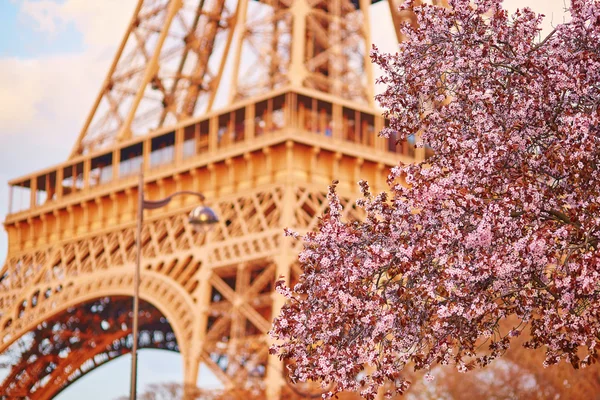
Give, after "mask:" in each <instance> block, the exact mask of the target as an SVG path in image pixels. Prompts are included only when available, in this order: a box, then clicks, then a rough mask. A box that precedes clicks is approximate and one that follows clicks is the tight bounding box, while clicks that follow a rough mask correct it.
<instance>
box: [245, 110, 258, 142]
mask: <svg viewBox="0 0 600 400" xmlns="http://www.w3.org/2000/svg"><path fill="white" fill-rule="evenodd" d="M244 115H245V117H246V119H245V121H244V130H245V132H244V138H245V139H246V142H250V141H251V140H252V139H254V118H256V105H255V103H252V104H248V105H247V106H246V112H245V113H244Z"/></svg>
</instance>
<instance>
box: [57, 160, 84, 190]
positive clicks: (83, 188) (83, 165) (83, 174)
mask: <svg viewBox="0 0 600 400" xmlns="http://www.w3.org/2000/svg"><path fill="white" fill-rule="evenodd" d="M91 169H92V159H91V158H88V159H87V160H83V189H88V188H89V187H90V170H91ZM46 190H47V189H46Z"/></svg>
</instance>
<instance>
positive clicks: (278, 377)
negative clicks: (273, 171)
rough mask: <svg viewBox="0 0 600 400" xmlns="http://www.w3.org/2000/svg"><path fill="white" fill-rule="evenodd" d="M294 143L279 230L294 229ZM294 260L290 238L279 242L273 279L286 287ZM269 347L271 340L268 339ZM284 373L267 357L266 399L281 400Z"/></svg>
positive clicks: (278, 301)
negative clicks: (280, 281)
mask: <svg viewBox="0 0 600 400" xmlns="http://www.w3.org/2000/svg"><path fill="white" fill-rule="evenodd" d="M293 146H294V143H293V142H292V141H288V142H287V143H286V179H285V184H284V188H283V191H284V192H283V199H282V201H281V207H282V210H281V216H280V228H281V229H284V228H292V229H293V228H294V226H293V224H294V208H295V206H296V193H295V185H294V179H293V175H292V172H293V167H294V158H293V157H294V153H293ZM295 258H296V254H295V253H294V249H293V243H292V238H290V237H284V238H282V240H281V247H280V249H279V254H278V255H277V256H276V257H275V263H276V265H277V268H276V270H275V279H279V277H280V276H283V277H284V278H283V279H284V280H285V283H286V285H289V283H290V274H291V266H292V263H293V262H294V260H295ZM273 296H274V298H273V308H272V315H273V317H275V316H277V315H279V311H280V310H281V308H282V307H283V305H284V304H285V298H284V297H283V296H281V295H279V294H276V293H274V294H273ZM268 343H269V345H270V344H271V343H272V340H271V339H270V338H268ZM284 373H285V371H284V367H283V362H282V361H280V360H279V359H278V358H277V357H276V356H272V355H269V364H268V367H267V375H266V382H265V384H266V395H267V399H269V400H275V399H280V398H281V389H282V387H283V385H284V384H285V378H284V377H283V374H284Z"/></svg>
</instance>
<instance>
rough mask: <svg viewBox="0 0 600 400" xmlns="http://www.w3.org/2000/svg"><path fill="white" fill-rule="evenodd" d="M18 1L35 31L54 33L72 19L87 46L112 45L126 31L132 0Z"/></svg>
mask: <svg viewBox="0 0 600 400" xmlns="http://www.w3.org/2000/svg"><path fill="white" fill-rule="evenodd" d="M19 4H20V12H21V15H22V16H23V17H26V18H30V19H31V20H32V21H33V22H34V24H35V25H34V29H36V30H38V31H41V32H47V33H50V34H53V33H56V32H57V31H59V30H61V29H65V27H66V26H67V25H68V24H71V23H73V24H75V26H76V27H77V30H78V31H79V32H81V34H82V35H83V41H84V43H85V44H87V45H88V46H92V47H98V46H100V47H103V46H109V47H114V46H117V45H118V43H119V41H120V39H121V37H122V35H123V34H124V32H125V28H126V26H127V22H128V21H129V19H130V18H131V14H132V12H133V6H134V5H135V1H133V0H103V1H88V0H65V1H62V2H57V1H53V0H23V1H21V2H20V3H19ZM115 28H121V29H115Z"/></svg>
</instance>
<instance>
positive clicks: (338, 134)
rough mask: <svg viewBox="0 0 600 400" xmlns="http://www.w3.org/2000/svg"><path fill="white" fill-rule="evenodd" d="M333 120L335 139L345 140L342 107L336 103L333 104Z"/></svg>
mask: <svg viewBox="0 0 600 400" xmlns="http://www.w3.org/2000/svg"><path fill="white" fill-rule="evenodd" d="M331 107H332V109H331V119H332V120H333V127H332V128H333V137H334V138H336V139H343V137H342V131H343V130H342V120H343V117H342V106H341V105H339V104H336V103H333V104H332V106H331Z"/></svg>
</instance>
